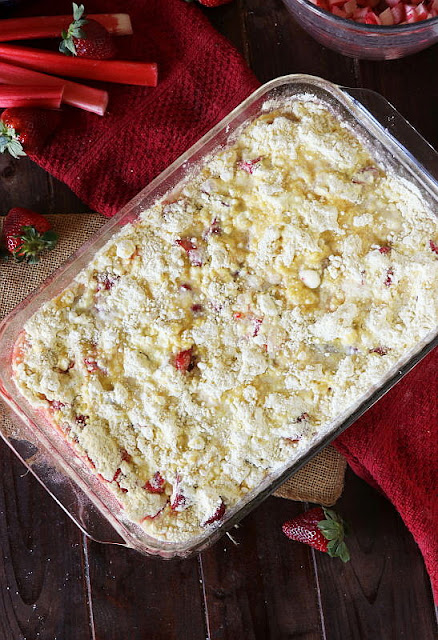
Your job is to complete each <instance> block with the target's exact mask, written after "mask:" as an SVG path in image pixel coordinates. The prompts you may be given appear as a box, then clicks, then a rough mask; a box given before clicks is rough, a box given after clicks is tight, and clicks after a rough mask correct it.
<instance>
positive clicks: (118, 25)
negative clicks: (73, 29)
mask: <svg viewBox="0 0 438 640" xmlns="http://www.w3.org/2000/svg"><path fill="white" fill-rule="evenodd" d="M87 18H88V19H89V20H96V22H99V23H100V24H101V25H102V26H104V27H105V29H106V30H107V31H108V32H109V33H112V34H113V35H115V36H128V35H131V34H132V25H131V19H130V17H129V15H128V14H127V13H97V14H88V15H87ZM71 21H72V17H71V15H69V16H39V17H37V18H9V19H8V20H0V42H9V41H12V40H33V39H35V38H60V37H61V32H62V31H65V30H66V29H68V26H69V24H70V22H71Z"/></svg>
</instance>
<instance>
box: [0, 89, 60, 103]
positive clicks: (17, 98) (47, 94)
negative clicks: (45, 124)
mask: <svg viewBox="0 0 438 640" xmlns="http://www.w3.org/2000/svg"><path fill="white" fill-rule="evenodd" d="M63 93H64V87H63V86H59V87H54V86H53V87H52V86H50V85H48V86H38V87H37V86H36V85H21V86H19V85H16V84H0V108H2V109H7V108H8V107H39V108H42V109H59V107H60V106H61V100H62V94H63Z"/></svg>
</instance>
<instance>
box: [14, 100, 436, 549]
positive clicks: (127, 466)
mask: <svg viewBox="0 0 438 640" xmlns="http://www.w3.org/2000/svg"><path fill="white" fill-rule="evenodd" d="M437 246H438V225H437V219H436V217H435V216H434V215H433V214H432V212H431V211H430V209H429V207H428V205H427V203H426V202H425V201H424V199H423V198H422V196H421V194H420V193H419V192H418V191H417V189H416V188H415V187H414V186H413V185H412V184H411V183H409V182H408V181H406V180H405V179H403V178H401V177H398V176H396V175H393V174H391V173H389V172H388V171H387V170H386V169H385V168H384V167H383V166H381V164H379V163H377V161H376V159H374V158H373V157H371V155H370V153H369V151H368V150H367V149H365V147H364V146H363V145H362V143H361V142H360V141H359V140H358V139H357V138H356V137H355V135H354V134H353V133H352V132H351V131H350V130H349V129H348V127H346V126H345V124H343V123H341V122H339V121H338V120H337V119H336V118H335V117H334V116H333V115H332V114H331V112H330V111H329V110H328V109H327V108H326V107H325V106H324V105H323V104H322V103H319V102H316V101H313V102H312V101H309V100H306V101H300V100H299V99H297V100H295V101H294V102H292V104H291V105H289V106H288V107H287V108H286V107H284V108H278V109H277V110H276V111H273V112H270V113H268V114H265V115H262V116H261V117H259V118H257V119H256V120H255V121H254V122H252V123H251V124H250V125H248V126H247V127H246V128H245V129H244V130H243V132H241V134H240V135H239V137H238V138H237V140H235V142H234V143H233V144H232V145H231V146H230V147H228V148H227V149H225V150H223V151H221V152H219V153H217V154H216V155H215V156H213V157H212V158H210V159H209V161H208V162H207V163H206V164H205V165H204V166H203V167H201V169H200V170H199V172H198V173H197V174H196V175H195V176H194V177H192V179H191V180H190V181H189V182H188V183H186V184H185V185H183V186H182V187H181V189H180V190H179V191H175V190H174V191H173V192H172V197H167V198H165V199H163V200H161V201H159V202H158V203H156V204H155V205H154V206H153V207H152V208H151V209H149V210H147V211H144V212H143V213H142V215H141V216H140V219H139V220H138V221H136V222H135V223H132V224H128V225H126V226H125V227H124V228H123V229H122V230H121V231H120V232H118V233H117V234H116V235H115V236H114V237H113V238H112V239H111V240H110V241H109V242H108V243H107V244H106V245H105V246H104V247H103V248H102V249H100V250H99V252H98V253H97V255H96V256H95V258H94V259H93V260H92V261H91V262H90V264H89V265H88V267H86V268H85V269H84V270H83V271H81V272H80V273H79V275H78V276H77V277H76V278H75V280H74V282H73V283H72V284H71V286H69V287H68V288H67V289H66V290H65V291H64V292H63V293H62V294H61V295H59V296H58V297H57V298H55V299H54V300H51V301H50V302H48V303H46V304H45V305H44V306H43V307H42V308H41V309H40V310H39V311H37V313H35V314H34V316H33V317H32V318H31V319H30V320H29V321H28V322H27V324H26V325H25V327H24V332H23V333H22V335H21V338H20V341H19V344H17V346H16V350H15V362H14V380H15V383H16V385H17V386H18V388H19V390H20V391H21V393H22V394H23V395H24V396H25V397H26V398H27V399H28V401H29V402H30V403H31V404H32V405H33V406H34V407H38V408H40V409H43V410H44V411H45V412H46V414H47V415H48V416H49V417H50V420H51V421H52V422H53V424H54V425H56V427H57V428H58V429H59V430H61V431H62V433H63V434H64V436H65V438H67V440H68V441H69V443H70V444H71V446H72V448H73V449H74V451H75V452H76V453H77V454H78V455H79V456H81V457H82V458H83V459H85V460H86V461H87V462H88V464H89V465H91V467H92V468H93V469H94V471H95V473H97V474H100V475H101V477H102V478H103V480H104V481H105V482H106V483H107V484H106V486H107V487H108V489H109V490H110V491H112V492H114V493H115V494H116V496H117V498H118V500H119V502H120V503H121V504H122V505H123V507H124V509H125V510H126V513H127V514H128V516H129V517H130V518H131V519H133V520H135V521H137V522H141V523H142V526H143V527H144V528H145V530H146V531H147V532H148V533H149V534H150V535H152V536H154V537H156V538H158V539H163V540H167V541H176V540H184V539H189V538H191V537H193V536H196V535H199V533H201V532H202V531H205V529H206V528H208V527H212V526H215V524H217V523H218V522H219V521H220V520H221V519H222V518H223V517H224V514H226V511H227V510H228V509H230V508H231V507H233V506H234V505H235V504H236V503H237V502H238V501H239V499H241V498H242V497H243V496H244V495H245V494H246V493H247V492H249V491H250V490H252V489H254V488H255V487H257V485H258V484H259V483H260V482H261V481H262V480H263V479H264V478H265V477H266V476H267V475H268V474H269V473H271V472H272V471H273V470H275V469H278V468H279V467H281V466H283V465H285V464H286V463H287V462H288V461H289V460H292V459H293V458H294V457H297V456H298V455H299V454H300V453H301V452H302V451H304V450H305V449H306V448H307V447H308V446H309V443H310V442H311V440H312V438H314V437H315V436H316V435H317V434H318V433H320V432H321V430H322V429H324V426H325V425H327V424H328V423H329V422H330V421H331V420H332V419H334V418H335V417H336V416H337V415H339V414H340V413H342V412H344V411H346V410H347V409H348V407H349V406H350V405H351V404H352V403H353V402H355V401H356V400H357V399H358V398H359V397H361V396H362V395H363V394H364V393H365V392H366V391H367V390H368V389H369V388H370V387H371V386H372V385H375V384H376V383H378V382H379V380H381V379H382V377H383V376H384V375H385V374H386V373H387V372H388V371H389V370H390V369H391V368H392V367H393V366H394V365H395V363H397V361H398V360H399V359H400V358H401V357H402V356H403V355H404V354H405V353H406V352H407V351H408V350H410V349H412V348H413V347H414V346H415V345H416V343H417V342H418V341H419V340H421V339H422V338H424V337H425V335H426V334H427V333H428V332H430V331H431V330H432V329H434V328H435V327H436V325H437V322H438V296H437V295H436V292H437V287H438V250H435V248H436V247H437Z"/></svg>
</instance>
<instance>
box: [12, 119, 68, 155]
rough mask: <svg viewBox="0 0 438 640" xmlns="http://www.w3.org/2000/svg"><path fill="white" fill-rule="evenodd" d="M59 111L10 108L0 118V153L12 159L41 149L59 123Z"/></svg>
mask: <svg viewBox="0 0 438 640" xmlns="http://www.w3.org/2000/svg"><path fill="white" fill-rule="evenodd" d="M61 117H62V116H61V111H53V110H49V109H33V108H31V107H12V108H11V109H5V110H4V111H3V113H2V115H1V117H0V153H4V152H5V151H8V152H9V153H10V154H11V155H12V156H13V157H14V158H18V157H19V156H25V155H26V154H27V153H34V152H36V151H38V150H40V149H41V147H42V146H43V145H44V144H45V142H47V140H48V138H49V137H50V136H51V135H52V133H53V132H54V131H55V129H56V128H57V126H58V125H59V124H60V122H61Z"/></svg>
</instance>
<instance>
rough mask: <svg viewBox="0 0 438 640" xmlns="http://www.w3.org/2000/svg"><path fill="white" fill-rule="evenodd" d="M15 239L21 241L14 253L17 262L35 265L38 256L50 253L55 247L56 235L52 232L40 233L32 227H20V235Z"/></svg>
mask: <svg viewBox="0 0 438 640" xmlns="http://www.w3.org/2000/svg"><path fill="white" fill-rule="evenodd" d="M15 238H18V239H19V240H21V243H20V245H19V246H18V247H17V249H16V250H15V251H14V258H15V259H16V260H17V262H28V263H29V264H36V263H37V262H39V255H40V253H42V252H43V251H45V250H48V251H50V250H51V249H53V248H54V247H55V246H56V242H57V240H58V235H57V234H56V233H55V232H54V231H45V232H44V233H40V232H39V231H37V230H36V229H35V227H32V226H30V225H29V226H24V227H21V233H20V234H19V235H17V236H15Z"/></svg>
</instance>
